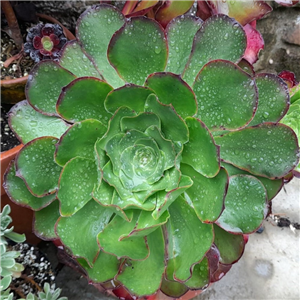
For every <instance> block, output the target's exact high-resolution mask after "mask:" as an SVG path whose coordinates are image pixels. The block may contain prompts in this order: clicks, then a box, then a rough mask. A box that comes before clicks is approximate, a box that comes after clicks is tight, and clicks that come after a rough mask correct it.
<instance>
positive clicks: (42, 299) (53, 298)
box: [19, 282, 68, 300]
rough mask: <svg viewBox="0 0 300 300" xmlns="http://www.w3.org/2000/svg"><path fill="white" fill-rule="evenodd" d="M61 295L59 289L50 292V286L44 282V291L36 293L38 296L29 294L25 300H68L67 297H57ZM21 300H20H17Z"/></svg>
mask: <svg viewBox="0 0 300 300" xmlns="http://www.w3.org/2000/svg"><path fill="white" fill-rule="evenodd" d="M60 293H61V289H58V288H57V289H55V290H52V289H51V288H50V284H49V283H48V282H46V283H45V284H44V290H43V291H41V292H38V296H35V295H33V294H32V293H29V294H28V295H27V297H26V300H68V298H67V297H59V296H60ZM19 300H22V299H19Z"/></svg>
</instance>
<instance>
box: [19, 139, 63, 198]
mask: <svg viewBox="0 0 300 300" xmlns="http://www.w3.org/2000/svg"><path fill="white" fill-rule="evenodd" d="M57 141H58V139H57V138H55V137H51V136H45V137H41V138H37V139H34V140H32V141H30V142H29V143H27V144H26V145H24V147H23V148H22V149H21V150H20V152H19V153H18V155H17V157H16V161H15V165H16V176H17V177H20V178H21V179H23V180H24V182H25V184H26V186H27V188H28V189H29V191H30V192H31V193H32V194H33V195H34V196H36V197H39V198H40V197H44V196H47V195H49V194H53V193H55V192H56V190H57V187H58V185H57V183H58V178H59V175H60V171H61V167H60V166H58V165H57V164H56V163H55V162H54V161H53V157H54V150H55V144H56V143H57ZM29 161H30V163H29ZM44 175H45V176H44Z"/></svg>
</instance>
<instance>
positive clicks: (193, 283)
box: [184, 257, 209, 289]
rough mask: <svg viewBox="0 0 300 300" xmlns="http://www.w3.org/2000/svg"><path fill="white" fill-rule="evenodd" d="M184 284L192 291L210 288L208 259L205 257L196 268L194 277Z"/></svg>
mask: <svg viewBox="0 0 300 300" xmlns="http://www.w3.org/2000/svg"><path fill="white" fill-rule="evenodd" d="M184 284H185V285H186V286H187V287H189V288H190V289H200V288H205V287H206V286H208V284H209V264H208V259H207V258H206V257H204V258H203V259H202V261H201V262H200V263H199V264H196V265H195V266H194V268H193V274H192V277H191V278H190V279H189V280H188V281H186V282H185V283H184Z"/></svg>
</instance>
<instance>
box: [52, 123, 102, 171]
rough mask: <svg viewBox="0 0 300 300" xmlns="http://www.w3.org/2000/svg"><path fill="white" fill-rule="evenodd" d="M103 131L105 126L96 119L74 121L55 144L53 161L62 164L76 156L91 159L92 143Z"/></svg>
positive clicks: (92, 154)
mask: <svg viewBox="0 0 300 300" xmlns="http://www.w3.org/2000/svg"><path fill="white" fill-rule="evenodd" d="M105 132H106V127H105V126H104V125H103V124H102V123H101V122H100V121H98V120H94V119H89V120H85V121H82V122H78V123H75V124H74V125H72V126H71V127H70V128H69V129H68V130H67V131H66V132H65V133H64V134H63V135H62V137H61V138H60V140H59V142H58V144H57V146H56V152H55V161H56V162H57V163H58V164H59V165H61V166H64V165H65V164H66V163H67V162H68V161H69V160H70V159H71V158H74V157H76V156H81V157H85V158H90V159H93V158H94V145H95V143H96V141H97V139H98V138H101V137H102V136H103V135H104V134H105ZM75 140H76V143H75V144H74V141H75Z"/></svg>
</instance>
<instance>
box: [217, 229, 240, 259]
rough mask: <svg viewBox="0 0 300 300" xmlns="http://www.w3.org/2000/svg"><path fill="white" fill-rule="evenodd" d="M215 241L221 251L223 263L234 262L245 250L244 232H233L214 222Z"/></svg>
mask: <svg viewBox="0 0 300 300" xmlns="http://www.w3.org/2000/svg"><path fill="white" fill-rule="evenodd" d="M214 233H215V240H214V243H215V245H216V246H217V248H218V250H219V251H220V262H221V263H222V264H233V263H235V262H236V261H238V260H239V258H240V257H241V256H242V254H243V252H244V247H245V241H244V237H243V235H242V234H232V233H229V232H227V231H225V230H224V229H222V228H220V227H219V226H217V225H216V224H214Z"/></svg>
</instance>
